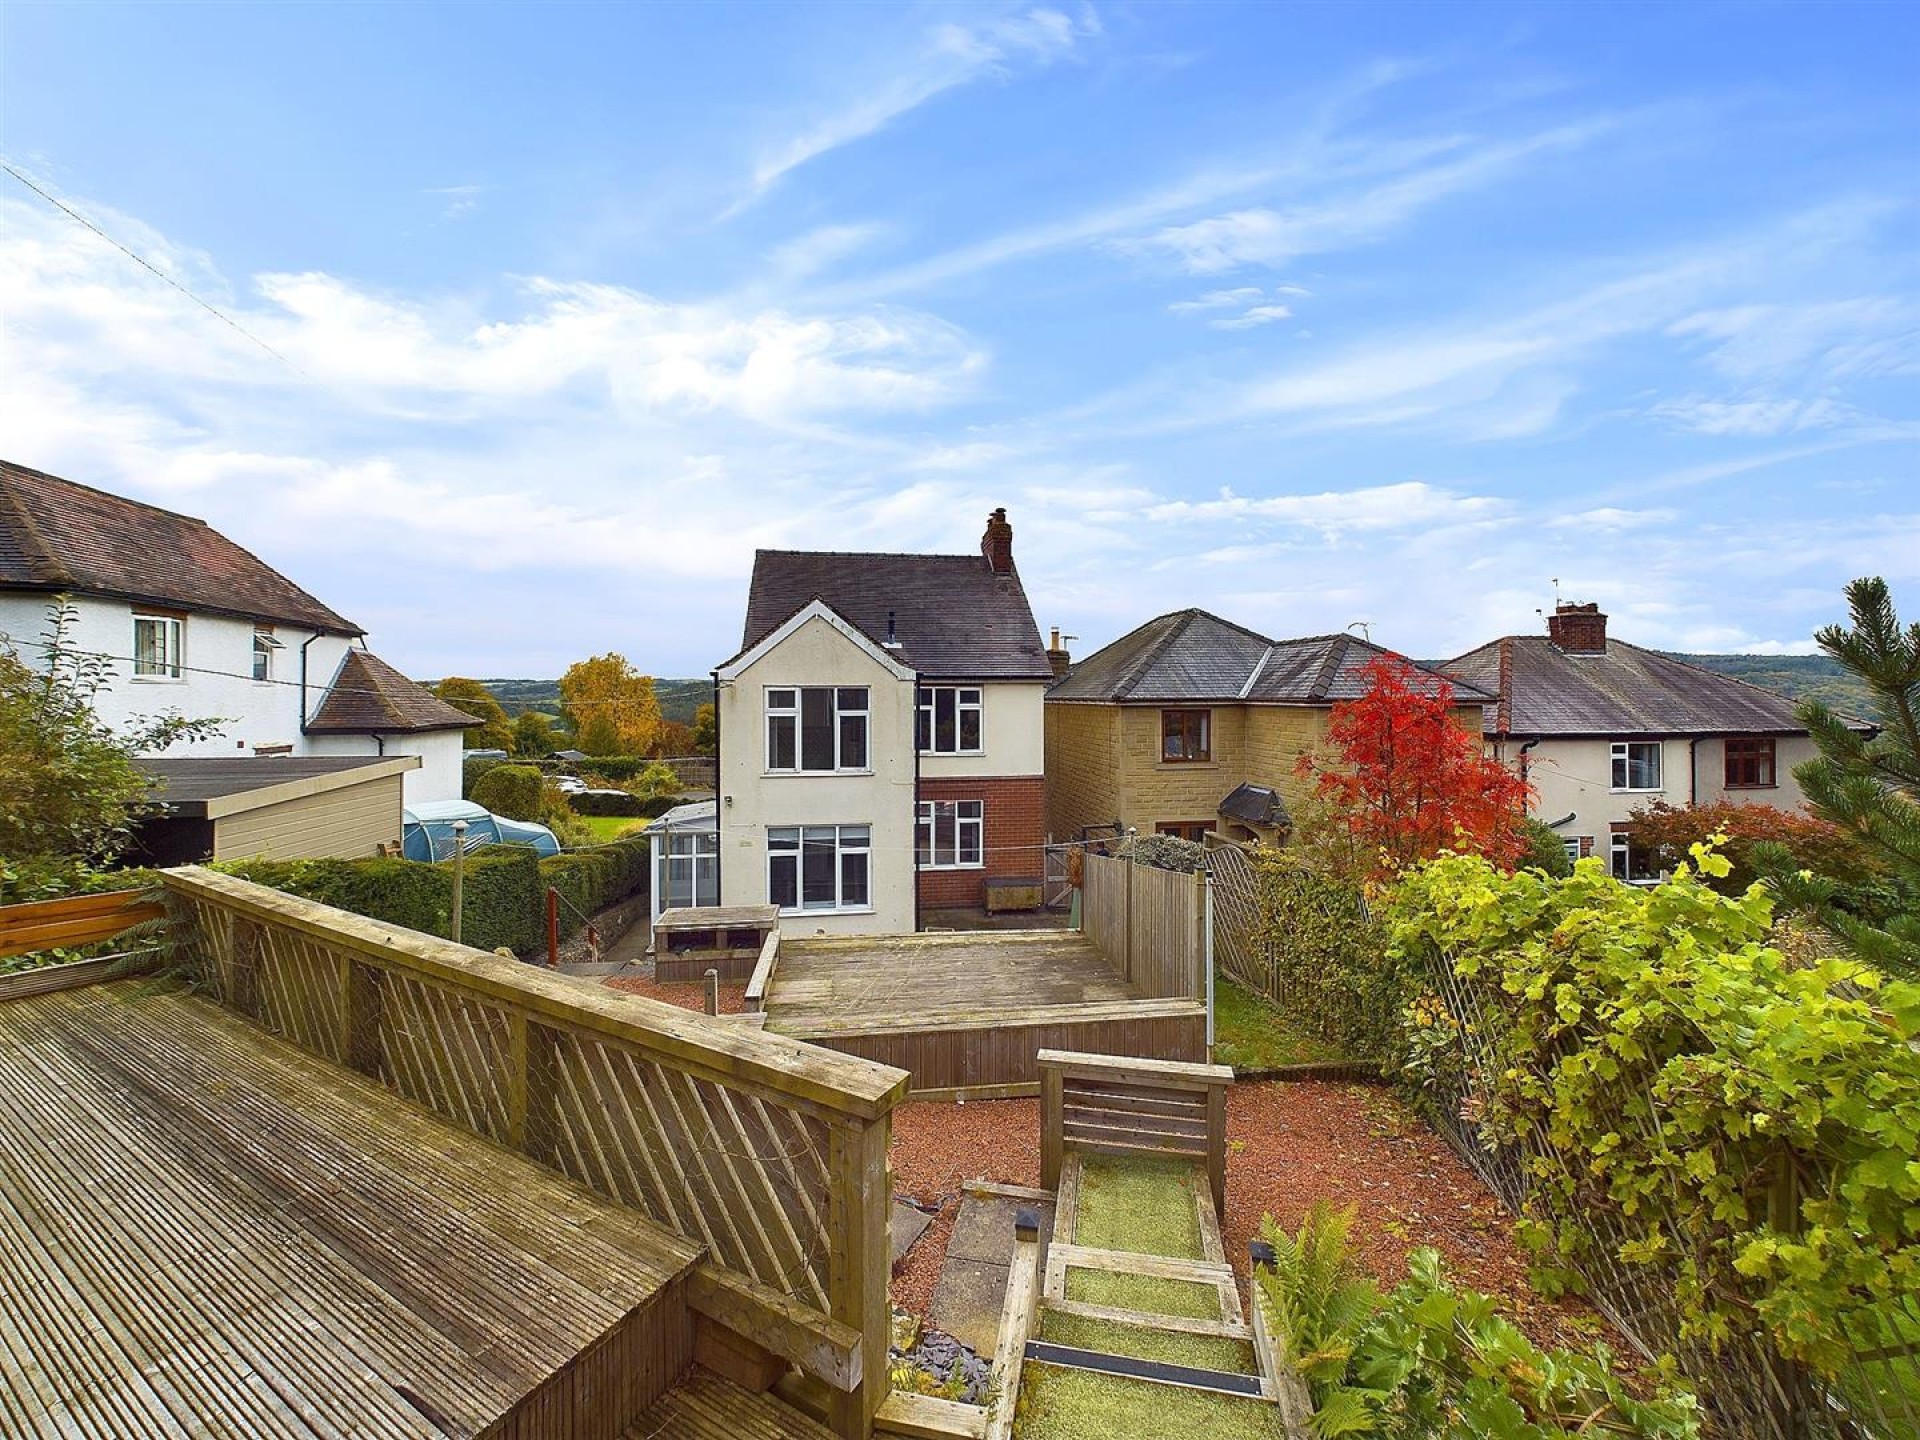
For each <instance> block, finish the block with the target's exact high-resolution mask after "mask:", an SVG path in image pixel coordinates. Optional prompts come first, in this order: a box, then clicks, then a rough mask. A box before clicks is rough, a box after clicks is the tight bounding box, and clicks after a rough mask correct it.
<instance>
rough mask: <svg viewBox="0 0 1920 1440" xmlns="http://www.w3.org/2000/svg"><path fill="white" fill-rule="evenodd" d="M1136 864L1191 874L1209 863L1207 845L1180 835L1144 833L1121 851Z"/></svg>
mask: <svg viewBox="0 0 1920 1440" xmlns="http://www.w3.org/2000/svg"><path fill="white" fill-rule="evenodd" d="M1121 853H1122V854H1124V855H1126V856H1127V857H1128V858H1129V859H1131V860H1132V861H1133V862H1134V864H1136V865H1151V866H1153V867H1154V869H1156V870H1179V871H1183V872H1184V873H1186V874H1189V875H1191V874H1192V873H1193V872H1194V871H1196V870H1199V869H1201V868H1202V867H1203V866H1205V865H1206V863H1207V847H1206V846H1204V845H1198V844H1195V843H1194V842H1193V841H1191V840H1182V839H1181V838H1180V837H1179V836H1178V835H1142V836H1140V837H1139V838H1138V839H1136V840H1132V841H1130V842H1128V844H1127V846H1126V847H1125V849H1124V850H1123V851H1122V852H1121Z"/></svg>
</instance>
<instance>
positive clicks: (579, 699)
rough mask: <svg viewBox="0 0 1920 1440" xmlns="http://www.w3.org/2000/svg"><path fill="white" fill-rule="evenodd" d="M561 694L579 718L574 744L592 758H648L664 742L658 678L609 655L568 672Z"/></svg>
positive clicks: (562, 679)
mask: <svg viewBox="0 0 1920 1440" xmlns="http://www.w3.org/2000/svg"><path fill="white" fill-rule="evenodd" d="M560 695H561V697H562V698H563V699H564V700H565V701H566V706H567V713H568V715H569V716H571V717H572V719H573V733H574V742H573V743H574V744H575V745H576V746H577V747H578V748H579V749H581V750H584V751H586V753H587V754H589V755H646V754H648V753H650V752H651V751H652V750H653V747H654V745H655V744H656V743H657V742H658V740H659V738H660V702H659V700H658V699H657V698H656V697H655V696H654V693H653V677H652V676H651V675H642V674H641V673H640V672H639V671H637V670H635V669H634V668H633V664H632V662H631V661H629V660H628V659H627V657H626V656H624V655H616V654H614V653H613V652H611V651H609V652H608V653H607V654H605V655H596V656H594V657H593V658H592V659H590V660H581V661H578V662H576V663H574V664H572V665H569V666H568V667H567V673H566V674H564V675H562V676H561V677H560Z"/></svg>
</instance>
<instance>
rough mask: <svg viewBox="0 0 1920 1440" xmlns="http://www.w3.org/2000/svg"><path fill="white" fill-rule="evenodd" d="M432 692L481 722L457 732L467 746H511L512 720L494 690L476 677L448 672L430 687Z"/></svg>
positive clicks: (508, 747) (487, 748)
mask: <svg viewBox="0 0 1920 1440" xmlns="http://www.w3.org/2000/svg"><path fill="white" fill-rule="evenodd" d="M433 693H434V694H435V695H437V696H439V697H440V698H441V699H442V700H444V701H446V702H447V704H449V705H451V706H453V708H454V709H456V710H464V711H466V712H467V714H469V715H471V716H473V718H474V719H476V720H478V721H479V722H480V723H479V724H478V725H474V726H470V727H469V728H468V729H465V730H462V731H461V732H460V734H461V736H462V737H463V739H464V740H465V743H466V747H467V749H469V750H510V749H512V748H513V724H512V722H511V721H509V720H508V719H507V712H506V711H505V710H503V709H501V707H500V702H499V701H498V700H496V699H494V698H493V692H492V691H491V690H489V689H487V687H486V686H484V685H482V684H481V683H480V682H479V681H478V680H468V679H466V678H465V677H463V676H459V675H449V676H448V677H447V678H446V679H445V680H442V681H441V682H440V683H439V684H438V685H436V686H434V687H433Z"/></svg>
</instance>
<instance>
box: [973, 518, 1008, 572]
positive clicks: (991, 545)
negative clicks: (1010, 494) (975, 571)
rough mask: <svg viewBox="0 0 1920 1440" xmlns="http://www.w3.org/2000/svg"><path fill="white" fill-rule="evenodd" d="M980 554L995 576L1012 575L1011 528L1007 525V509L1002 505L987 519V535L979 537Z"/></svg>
mask: <svg viewBox="0 0 1920 1440" xmlns="http://www.w3.org/2000/svg"><path fill="white" fill-rule="evenodd" d="M980 553H981V554H982V555H984V556H986V557H987V565H988V567H989V568H990V569H992V571H993V573H994V574H996V575H1011V574H1012V573H1013V526H1011V525H1009V524H1008V523H1007V509H1006V506H1004V505H1002V506H1000V507H999V508H998V509H996V510H995V511H994V512H993V514H991V515H989V516H988V517H987V533H986V534H985V535H982V536H981V537H980Z"/></svg>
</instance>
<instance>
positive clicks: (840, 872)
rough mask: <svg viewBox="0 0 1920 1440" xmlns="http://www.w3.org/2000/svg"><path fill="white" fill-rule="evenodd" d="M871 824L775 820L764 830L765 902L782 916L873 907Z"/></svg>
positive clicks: (869, 908)
mask: <svg viewBox="0 0 1920 1440" xmlns="http://www.w3.org/2000/svg"><path fill="white" fill-rule="evenodd" d="M872 852H873V828H872V827H871V826H868V825H776V826H773V827H772V828H770V829H769V830H768V831H767V901H768V903H769V904H773V905H777V906H779V907H780V913H781V914H783V915H800V914H818V913H820V912H823V911H831V910H862V911H864V910H871V909H872V908H873V890H872V883H871V862H872V858H873V853H872Z"/></svg>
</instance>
